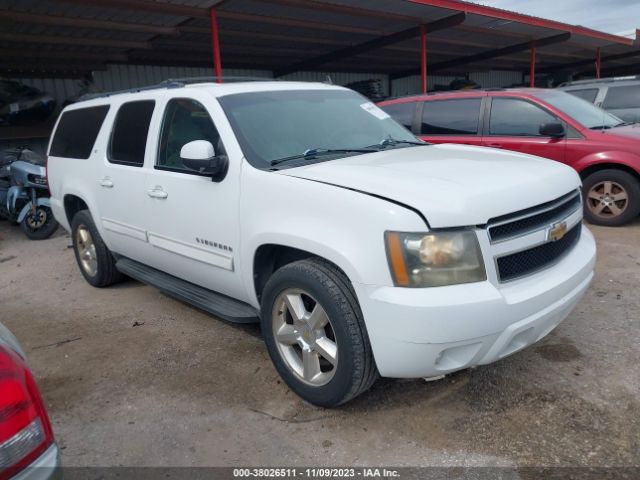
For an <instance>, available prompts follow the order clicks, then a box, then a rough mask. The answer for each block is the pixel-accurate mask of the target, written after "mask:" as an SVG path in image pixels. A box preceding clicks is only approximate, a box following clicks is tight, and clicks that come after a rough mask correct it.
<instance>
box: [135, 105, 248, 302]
mask: <svg viewBox="0 0 640 480" xmlns="http://www.w3.org/2000/svg"><path fill="white" fill-rule="evenodd" d="M198 93H200V92H195V93H194V94H193V95H192V96H189V95H185V96H183V97H181V98H172V99H170V100H168V101H167V103H166V104H165V105H164V113H163V115H162V116H161V118H160V119H159V121H160V122H161V123H160V124H159V125H157V130H156V131H157V132H158V143H157V149H156V155H155V161H154V164H153V166H152V168H151V169H149V174H148V175H147V178H146V185H145V197H146V212H147V219H146V222H147V228H146V230H147V235H148V238H149V243H150V244H151V246H152V250H153V256H154V260H153V263H154V264H153V265H151V266H153V267H155V268H158V269H159V270H162V271H164V272H166V273H169V274H171V275H174V276H176V277H179V278H182V279H184V280H187V281H189V282H192V283H195V284H197V285H200V286H202V287H205V288H208V289H210V290H214V291H217V292H220V293H223V294H226V295H230V296H235V297H239V296H241V295H242V293H243V292H244V290H243V287H242V285H241V282H240V278H239V274H238V273H237V272H238V265H237V253H236V252H238V251H239V219H238V203H239V198H238V197H239V191H240V190H239V179H240V160H241V158H240V157H237V158H230V159H229V169H228V172H227V175H226V176H225V178H224V179H222V180H221V181H220V182H213V181H212V179H211V177H210V176H206V175H202V174H199V173H198V172H196V171H193V170H189V169H188V168H186V167H185V166H184V165H183V163H182V161H181V159H180V150H181V148H182V147H183V146H184V145H185V144H187V143H189V142H192V141H194V140H206V141H208V142H210V143H211V144H212V145H213V148H214V149H215V154H216V155H226V151H225V147H224V143H225V142H224V141H223V139H222V138H221V136H220V134H219V131H218V128H217V126H216V125H215V122H214V121H213V118H224V113H223V112H222V109H221V108H220V106H219V105H218V103H217V102H216V101H215V100H214V99H213V97H212V96H211V95H210V94H206V93H204V94H201V95H198ZM205 105H206V106H205ZM225 128H226V133H227V135H232V133H231V130H230V127H228V124H226V122H225Z"/></svg>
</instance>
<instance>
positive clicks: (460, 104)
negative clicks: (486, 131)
mask: <svg viewBox="0 0 640 480" xmlns="http://www.w3.org/2000/svg"><path fill="white" fill-rule="evenodd" d="M482 100H483V97H482V96H466V95H465V97H463V98H442V99H440V98H437V97H436V98H434V99H428V100H426V101H425V102H424V103H423V104H422V112H420V110H418V113H419V114H420V113H421V119H420V122H419V132H418V136H419V137H420V138H422V139H423V140H426V141H427V142H431V143H459V144H465V145H476V146H480V145H482V135H481V131H482V128H481V117H482V116H481V111H482Z"/></svg>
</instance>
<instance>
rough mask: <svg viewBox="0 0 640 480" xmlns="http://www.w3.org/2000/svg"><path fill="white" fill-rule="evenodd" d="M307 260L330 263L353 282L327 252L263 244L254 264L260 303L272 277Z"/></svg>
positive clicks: (255, 256) (254, 259)
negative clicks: (286, 266) (287, 266)
mask: <svg viewBox="0 0 640 480" xmlns="http://www.w3.org/2000/svg"><path fill="white" fill-rule="evenodd" d="M306 258H320V259H322V260H324V261H325V262H328V263H330V264H331V265H332V266H334V267H335V268H336V269H338V270H339V271H340V272H341V273H342V274H344V275H345V277H346V278H347V279H349V281H350V282H352V279H351V278H350V277H349V275H348V274H347V273H346V272H345V270H344V269H343V268H341V266H340V265H339V264H338V263H336V261H333V260H332V259H331V258H327V255H326V252H325V253H324V254H321V253H318V252H314V251H310V250H308V249H302V248H297V247H293V246H291V245H287V244H281V243H263V244H261V245H259V246H258V247H257V248H256V250H255V252H254V255H253V262H252V273H253V294H254V295H255V298H256V299H257V301H258V303H260V300H261V298H262V292H263V290H264V287H265V285H266V284H267V281H268V280H269V278H270V277H271V275H273V274H274V273H275V272H276V271H277V270H278V269H279V268H282V267H284V266H285V265H288V264H290V263H293V262H296V261H298V260H304V259H306ZM340 263H342V262H340Z"/></svg>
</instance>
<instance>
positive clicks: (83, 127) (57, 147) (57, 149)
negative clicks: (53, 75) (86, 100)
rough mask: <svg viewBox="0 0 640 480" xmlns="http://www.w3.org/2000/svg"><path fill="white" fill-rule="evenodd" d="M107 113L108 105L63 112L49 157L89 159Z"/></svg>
mask: <svg viewBox="0 0 640 480" xmlns="http://www.w3.org/2000/svg"><path fill="white" fill-rule="evenodd" d="M108 111H109V106H108V105H101V106H99V107H89V108H79V109H77V110H69V111H67V112H64V113H63V114H62V117H60V121H59V122H58V128H57V129H56V133H55V134H54V135H53V140H52V141H51V149H50V150H49V155H50V156H52V157H65V158H79V159H83V160H86V159H87V158H89V156H90V155H91V150H93V144H94V143H96V138H97V137H98V132H100V127H102V123H103V122H104V118H105V117H106V116H107V112H108Z"/></svg>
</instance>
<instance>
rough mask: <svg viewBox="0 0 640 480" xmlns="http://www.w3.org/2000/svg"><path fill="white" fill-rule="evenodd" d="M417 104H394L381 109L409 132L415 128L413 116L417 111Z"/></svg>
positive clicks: (382, 106) (383, 106)
mask: <svg viewBox="0 0 640 480" xmlns="http://www.w3.org/2000/svg"><path fill="white" fill-rule="evenodd" d="M416 105H417V104H416V102H407V103H393V104H390V105H381V106H380V108H381V109H382V110H384V111H385V112H387V113H388V114H389V115H390V116H391V118H393V119H394V120H395V121H396V122H398V123H399V124H400V125H402V126H403V127H405V128H406V129H408V130H411V129H412V126H413V115H414V113H415V111H416Z"/></svg>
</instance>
